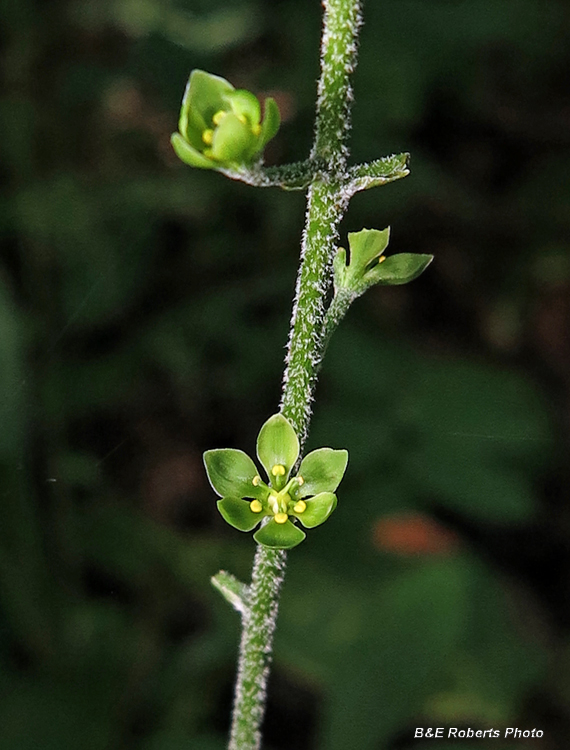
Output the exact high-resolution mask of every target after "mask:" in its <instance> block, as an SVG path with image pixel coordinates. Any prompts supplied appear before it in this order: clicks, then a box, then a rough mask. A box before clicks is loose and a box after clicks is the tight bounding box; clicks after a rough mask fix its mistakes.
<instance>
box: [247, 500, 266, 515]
mask: <svg viewBox="0 0 570 750" xmlns="http://www.w3.org/2000/svg"><path fill="white" fill-rule="evenodd" d="M249 507H250V508H251V510H252V511H253V512H254V513H261V511H262V510H263V505H262V504H261V503H260V502H259V500H252V501H251V503H250V504H249Z"/></svg>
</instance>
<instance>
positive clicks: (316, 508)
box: [295, 492, 337, 529]
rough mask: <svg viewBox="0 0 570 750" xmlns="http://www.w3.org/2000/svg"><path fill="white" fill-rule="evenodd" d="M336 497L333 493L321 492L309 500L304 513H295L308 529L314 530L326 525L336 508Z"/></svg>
mask: <svg viewBox="0 0 570 750" xmlns="http://www.w3.org/2000/svg"><path fill="white" fill-rule="evenodd" d="M336 502H337V500H336V495H335V494H334V493H332V492H321V493H320V494H318V495H315V497H312V498H311V499H310V500H307V501H306V503H307V509H306V510H305V511H303V513H295V516H296V517H297V518H298V519H299V521H301V523H302V524H303V526H304V527H305V528H306V529H312V528H314V527H315V526H320V524H321V523H324V522H325V521H326V520H327V518H328V517H329V516H330V515H331V513H332V512H333V511H334V509H335V508H336Z"/></svg>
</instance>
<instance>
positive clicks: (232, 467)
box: [204, 448, 267, 500]
mask: <svg viewBox="0 0 570 750" xmlns="http://www.w3.org/2000/svg"><path fill="white" fill-rule="evenodd" d="M204 464H205V466H206V473H207V475H208V479H209V480H210V484H211V485H212V487H213V488H214V490H215V491H216V492H217V493H218V495H220V497H225V496H226V495H229V496H231V497H251V498H258V499H261V500H263V499H265V495H266V494H267V489H266V488H263V487H259V486H254V485H253V479H254V477H256V476H257V467H256V465H255V464H254V463H253V461H252V460H251V458H250V457H249V456H248V455H247V453H244V452H243V451H238V450H235V448H217V449H215V450H211V451H206V452H205V453H204Z"/></svg>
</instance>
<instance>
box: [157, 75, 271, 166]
mask: <svg viewBox="0 0 570 750" xmlns="http://www.w3.org/2000/svg"><path fill="white" fill-rule="evenodd" d="M280 121H281V120H280V116H279V109H278V108H277V104H276V103H275V100H274V99H271V98H268V99H266V100H265V116H264V118H263V122H262V121H261V106H260V104H259V101H258V99H257V98H256V97H255V96H254V95H253V94H252V93H251V92H250V91H246V90H245V89H235V88H234V87H233V86H232V85H231V83H229V82H228V81H226V80H225V79H224V78H220V77H219V76H214V75H211V74H210V73H206V72H205V71H203V70H193V71H192V73H191V74H190V78H189V80H188V84H187V86H186V91H185V92H184V98H183V99H182V107H181V110H180V119H179V122H178V130H179V132H178V133H173V135H172V137H171V143H172V147H173V148H174V151H175V152H176V154H177V155H178V157H179V158H180V159H182V161H183V162H185V163H186V164H189V165H190V166H191V167H199V168H201V169H221V168H225V169H234V170H238V171H239V170H240V169H242V168H243V167H244V166H247V165H250V164H252V163H253V162H254V161H256V160H257V159H258V158H259V156H260V155H261V152H262V151H263V148H264V147H265V145H266V144H267V143H268V142H269V141H270V140H271V138H273V136H274V135H275V134H276V133H277V131H278V129H279V125H280Z"/></svg>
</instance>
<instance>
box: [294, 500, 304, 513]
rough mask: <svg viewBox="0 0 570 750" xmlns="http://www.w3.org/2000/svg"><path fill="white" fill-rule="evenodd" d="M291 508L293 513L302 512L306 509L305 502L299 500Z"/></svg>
mask: <svg viewBox="0 0 570 750" xmlns="http://www.w3.org/2000/svg"><path fill="white" fill-rule="evenodd" d="M293 510H294V511H295V513H303V512H304V511H306V510H307V503H306V502H305V501H304V500H299V501H298V502H297V503H295V505H294V506H293Z"/></svg>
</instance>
